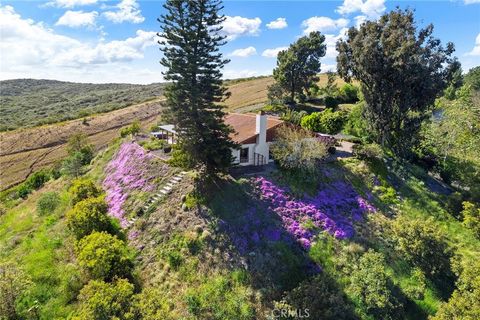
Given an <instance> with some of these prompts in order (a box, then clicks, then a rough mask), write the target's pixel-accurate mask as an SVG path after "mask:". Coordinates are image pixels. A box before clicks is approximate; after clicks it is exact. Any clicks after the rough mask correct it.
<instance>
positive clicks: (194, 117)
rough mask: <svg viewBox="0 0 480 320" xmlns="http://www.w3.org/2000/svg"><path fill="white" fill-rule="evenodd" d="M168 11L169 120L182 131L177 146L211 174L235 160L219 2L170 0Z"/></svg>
mask: <svg viewBox="0 0 480 320" xmlns="http://www.w3.org/2000/svg"><path fill="white" fill-rule="evenodd" d="M164 8H165V9H166V13H165V14H163V15H162V16H161V17H160V18H159V19H158V21H159V22H160V23H161V29H162V32H161V33H159V36H161V37H163V39H164V40H163V41H160V42H159V43H160V45H161V50H162V51H163V53H164V57H163V58H162V59H161V61H160V63H161V64H162V65H163V66H165V67H166V71H165V72H164V73H163V74H164V77H165V80H167V81H171V83H170V84H169V85H168V86H167V88H166V90H165V97H166V98H167V101H166V107H167V113H168V115H169V118H170V119H171V120H172V121H173V123H174V124H175V126H176V130H177V132H178V141H177V146H178V147H179V149H180V150H181V152H182V153H184V154H186V155H187V156H188V157H189V158H190V159H192V160H193V166H194V167H195V168H197V169H200V170H201V171H202V172H203V173H206V174H207V175H208V176H211V175H212V174H215V173H217V172H219V171H224V170H225V169H227V168H228V167H229V166H230V164H231V163H232V160H233V158H232V153H231V150H230V148H232V147H235V144H234V143H233V142H232V141H231V140H230V138H229V134H230V133H231V132H232V129H231V128H230V127H229V126H227V125H226V124H225V123H224V122H223V118H224V116H225V112H224V111H223V106H221V104H220V103H221V102H223V101H224V98H225V97H226V96H227V92H226V89H225V88H224V87H223V86H222V79H221V78H222V72H221V69H222V68H223V66H224V65H225V64H226V63H228V60H226V59H223V58H222V54H221V53H219V47H220V46H221V45H224V44H225V41H224V40H225V36H224V35H222V34H221V30H222V27H221V23H222V22H223V21H224V20H225V17H224V16H223V15H220V14H219V13H218V12H219V11H220V10H221V9H222V8H223V6H222V5H221V1H220V0H167V1H166V3H165V4H164Z"/></svg>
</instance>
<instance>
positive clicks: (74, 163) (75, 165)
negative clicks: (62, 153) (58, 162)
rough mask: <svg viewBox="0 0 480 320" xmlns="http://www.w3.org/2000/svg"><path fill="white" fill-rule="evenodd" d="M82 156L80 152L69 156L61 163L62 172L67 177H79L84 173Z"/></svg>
mask: <svg viewBox="0 0 480 320" xmlns="http://www.w3.org/2000/svg"><path fill="white" fill-rule="evenodd" d="M84 161H85V160H84V156H83V154H82V153H80V152H76V153H75V154H72V155H70V156H69V157H67V158H65V160H63V162H62V171H63V173H64V174H66V175H67V176H71V177H79V176H81V175H82V174H83V173H84V171H85V168H84Z"/></svg>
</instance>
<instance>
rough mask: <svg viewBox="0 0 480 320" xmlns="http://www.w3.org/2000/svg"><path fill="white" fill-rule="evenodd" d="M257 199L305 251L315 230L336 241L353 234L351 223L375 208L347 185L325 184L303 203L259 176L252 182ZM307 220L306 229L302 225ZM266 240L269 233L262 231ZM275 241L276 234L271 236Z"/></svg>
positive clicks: (270, 233) (340, 183)
mask: <svg viewBox="0 0 480 320" xmlns="http://www.w3.org/2000/svg"><path fill="white" fill-rule="evenodd" d="M255 184H256V187H257V190H258V192H259V194H260V197H261V199H263V200H264V201H266V202H267V203H268V205H269V210H271V211H273V212H274V213H275V214H277V215H278V216H279V217H280V219H281V220H282V223H283V227H284V229H285V230H286V231H287V232H288V233H289V234H290V235H292V236H293V237H294V238H295V239H296V240H297V241H298V242H299V243H300V244H301V245H302V247H304V248H305V249H309V248H310V246H311V242H312V240H313V238H314V236H315V234H316V233H318V231H319V230H325V231H327V232H329V233H330V234H332V235H333V236H335V237H336V238H338V239H345V238H351V237H352V236H353V235H354V232H355V230H354V228H353V221H358V220H361V219H362V217H363V215H364V214H365V213H367V212H375V211H376V209H375V207H373V206H372V205H371V204H370V203H369V202H368V201H367V200H365V199H363V198H362V197H361V196H360V195H359V194H358V193H357V192H356V191H355V190H354V189H353V187H352V186H351V185H350V184H347V183H346V182H343V181H335V182H332V183H330V184H328V185H326V186H325V187H324V188H323V189H322V190H320V191H319V192H318V193H317V195H316V196H314V197H308V196H305V197H304V199H303V200H295V199H293V198H291V197H290V196H289V195H288V193H287V191H286V190H285V189H283V188H281V187H278V186H277V185H275V184H274V183H273V182H271V181H269V180H267V179H265V178H264V177H260V178H257V179H255ZM306 221H309V225H310V226H311V227H312V226H313V228H311V227H309V228H308V229H307V228H306V227H305V224H304V223H305V222H306ZM264 234H265V235H266V236H267V238H269V237H272V236H273V233H272V231H265V232H264ZM274 237H275V238H278V237H277V235H275V236H274Z"/></svg>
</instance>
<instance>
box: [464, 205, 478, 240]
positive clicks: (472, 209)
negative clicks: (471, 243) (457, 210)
mask: <svg viewBox="0 0 480 320" xmlns="http://www.w3.org/2000/svg"><path fill="white" fill-rule="evenodd" d="M462 217H463V225H464V226H465V227H467V228H469V229H470V230H472V231H473V234H474V235H475V236H476V237H477V238H479V239H480V207H477V206H475V204H473V203H471V202H468V201H464V202H463V210H462Z"/></svg>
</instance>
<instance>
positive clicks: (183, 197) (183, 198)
mask: <svg viewBox="0 0 480 320" xmlns="http://www.w3.org/2000/svg"><path fill="white" fill-rule="evenodd" d="M185 200H187V195H186V194H182V202H185Z"/></svg>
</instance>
